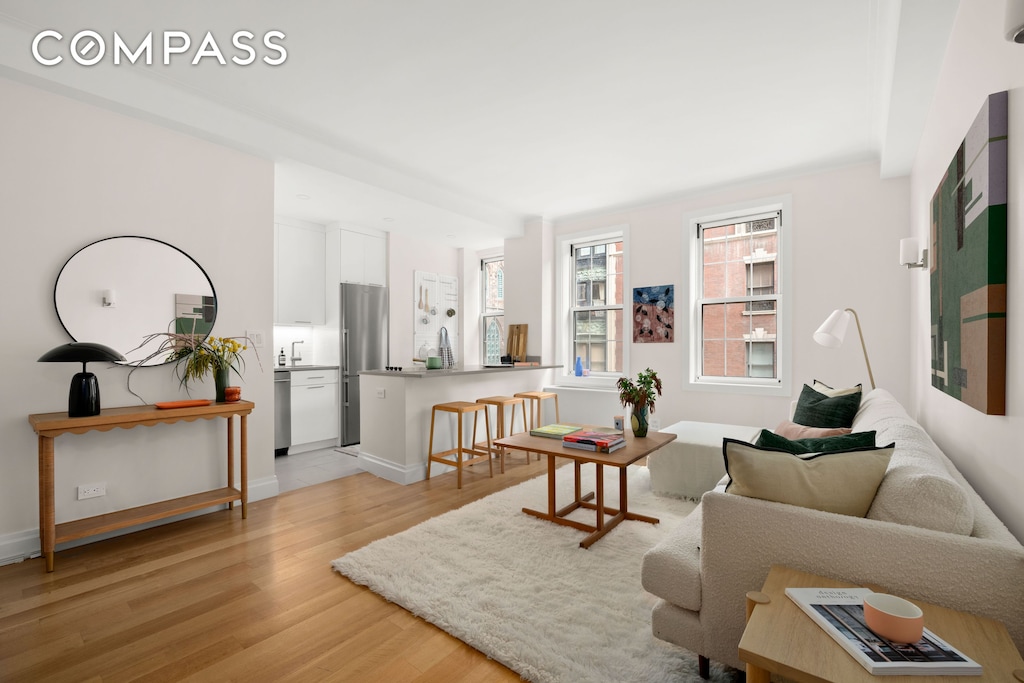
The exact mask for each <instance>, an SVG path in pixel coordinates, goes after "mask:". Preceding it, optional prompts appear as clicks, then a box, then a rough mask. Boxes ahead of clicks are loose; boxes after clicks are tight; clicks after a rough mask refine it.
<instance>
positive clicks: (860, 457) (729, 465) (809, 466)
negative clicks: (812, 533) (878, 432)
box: [722, 439, 894, 517]
mask: <svg viewBox="0 0 1024 683" xmlns="http://www.w3.org/2000/svg"><path fill="white" fill-rule="evenodd" d="M893 448H894V444H890V445H889V446H886V447H884V448H864V449H858V450H852V451H835V452H832V453H809V454H805V455H793V454H792V453H786V452H784V451H778V450H774V449H770V448H758V447H756V446H752V445H751V444H749V443H744V442H742V441H735V440H733V439H725V440H724V442H723V444H722V450H723V452H724V456H725V470H726V472H727V473H728V475H729V477H730V479H731V482H730V483H729V485H728V486H727V487H726V491H727V492H728V493H734V494H737V495H740V496H746V497H748V498H760V499H762V500H771V501H775V502H777V503H787V504H789V505H798V506H800V507H805V508H812V509H814V510H823V511H825V512H834V513H837V514H840V515H852V516H854V517H864V516H865V515H867V513H868V510H869V509H870V508H871V502H872V501H873V500H874V498H875V492H876V491H877V490H878V486H879V484H881V482H882V478H883V477H884V476H885V470H886V468H887V467H888V466H889V458H890V457H891V456H892V452H893Z"/></svg>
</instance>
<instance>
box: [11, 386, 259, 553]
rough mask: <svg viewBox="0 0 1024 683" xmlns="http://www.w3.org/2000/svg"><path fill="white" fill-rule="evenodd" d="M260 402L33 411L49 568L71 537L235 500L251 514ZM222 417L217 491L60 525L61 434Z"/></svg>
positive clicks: (43, 542)
mask: <svg viewBox="0 0 1024 683" xmlns="http://www.w3.org/2000/svg"><path fill="white" fill-rule="evenodd" d="M254 407H255V404H253V403H252V402H251V401H236V402H234V403H213V404H210V405H208V406H193V407H189V408H170V409H167V410H161V409H160V408H157V407H156V406H152V405H147V406H139V407H133V408H106V409H104V410H102V411H100V414H99V415H93V416H90V417H68V414H67V413H66V412H62V413H38V414H35V415H29V416H28V421H29V424H31V425H32V429H34V430H35V432H36V434H38V435H39V545H40V550H41V551H42V555H43V557H44V558H45V559H46V571H48V572H52V571H53V553H54V548H55V547H56V545H57V543H63V542H66V541H72V540H74V539H76V538H84V537H86V536H93V535H95V534H100V533H103V532H106V531H113V530H115V529H123V528H125V527H129V526H134V525H136V524H143V523H145V522H150V521H153V520H156V519H164V518H166V517H172V516H174V515H180V514H183V513H185V512H192V511H193V510H201V509H203V508H206V507H212V506H214V505H222V504H225V503H226V504H227V505H228V508H229V509H230V508H232V507H234V502H235V501H236V500H237V501H240V502H241V504H242V519H245V517H246V512H247V511H246V503H247V502H248V500H249V495H248V479H249V472H248V462H247V456H248V435H247V424H246V418H247V416H248V415H249V413H251V412H252V410H253V408H254ZM236 415H238V416H240V418H241V425H240V441H241V444H240V455H239V465H240V468H241V472H240V475H241V477H240V482H239V486H238V488H235V464H234V451H235V442H234V439H235V435H234V417H235V416H236ZM217 417H223V418H226V419H227V427H228V442H227V486H225V487H223V488H219V489H214V490H212V491H204V492H202V493H194V494H192V495H188V496H182V497H180V498H174V499H172V500H165V501H161V502H158V503H150V504H149V505H142V506H139V507H134V508H129V509H127V510H118V511H116V512H109V513H107V514H103V515H97V516H95V517H87V518H85V519H76V520H73V521H70V522H64V523H62V524H56V511H55V509H54V493H53V486H54V458H53V451H54V449H53V440H54V439H55V438H56V437H58V436H60V435H61V434H85V433H86V432H91V431H101V432H107V431H110V430H111V429H114V428H115V427H120V428H122V429H131V428H132V427H137V426H139V425H144V426H147V427H149V426H152V425H155V424H170V423H174V422H181V421H186V422H194V421H195V420H198V419H204V420H212V419H213V418H217Z"/></svg>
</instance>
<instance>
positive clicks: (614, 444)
mask: <svg viewBox="0 0 1024 683" xmlns="http://www.w3.org/2000/svg"><path fill="white" fill-rule="evenodd" d="M562 445H563V446H565V447H567V448H579V449H580V450H584V451H597V452H598V453H611V452H612V451H617V450H619V449H620V448H622V447H623V446H625V445H626V440H625V439H624V438H623V437H622V433H621V432H616V431H595V430H590V429H581V430H579V431H577V432H573V433H571V434H566V435H565V436H563V437H562Z"/></svg>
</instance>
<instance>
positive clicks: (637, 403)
mask: <svg viewBox="0 0 1024 683" xmlns="http://www.w3.org/2000/svg"><path fill="white" fill-rule="evenodd" d="M616 386H617V387H618V388H619V401H620V402H621V403H622V405H623V407H625V406H632V413H633V416H632V419H631V421H632V424H633V434H634V435H636V436H647V413H648V411H649V412H652V413H653V412H654V401H655V400H657V397H658V396H661V378H659V377H658V373H656V372H655V371H654V370H651V369H650V368H647V369H646V370H643V371H642V372H639V373H637V376H636V382H635V383H634V382H633V380H631V379H630V378H628V377H620V378H619V381H618V382H617V383H616Z"/></svg>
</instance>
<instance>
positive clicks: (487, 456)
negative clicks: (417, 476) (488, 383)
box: [427, 401, 494, 489]
mask: <svg viewBox="0 0 1024 683" xmlns="http://www.w3.org/2000/svg"><path fill="white" fill-rule="evenodd" d="M438 411H441V412H443V413H455V414H456V415H458V427H457V430H458V431H457V432H456V433H455V447H454V448H449V449H448V450H446V451H441V452H440V453H435V452H434V421H435V420H436V419H437V413H438ZM481 411H482V412H483V414H484V429H485V430H486V432H487V450H484V451H481V450H478V449H477V448H476V447H475V445H474V444H475V442H476V425H477V418H478V417H479V416H480V412H481ZM466 413H473V437H472V438H471V439H470V442H469V443H470V446H469V448H466V447H465V446H463V444H462V436H463V434H462V431H463V430H462V416H463V415H465V414H466ZM493 450H494V447H493V446H492V445H491V416H490V413H488V412H487V406H486V405H485V404H483V403H469V402H468V401H452V402H450V403H438V404H437V405H435V406H434V407H433V409H432V410H431V411H430V446H429V451H428V453H427V479H430V463H432V462H438V463H441V464H442V465H448V466H450V467H454V468H455V469H456V471H457V472H458V479H457V480H458V488H460V489H461V488H462V468H463V467H466V466H468V465H475V464H476V463H478V462H486V463H487V467H488V469H489V470H490V473H491V476H492V477H493V476H494V464H493V463H492V462H491V452H492V451H493ZM446 455H454V456H455V459H454V460H448V459H446V458H445V457H444V456H446ZM463 455H468V456H471V457H469V458H467V459H465V460H463V459H462V456H463Z"/></svg>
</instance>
